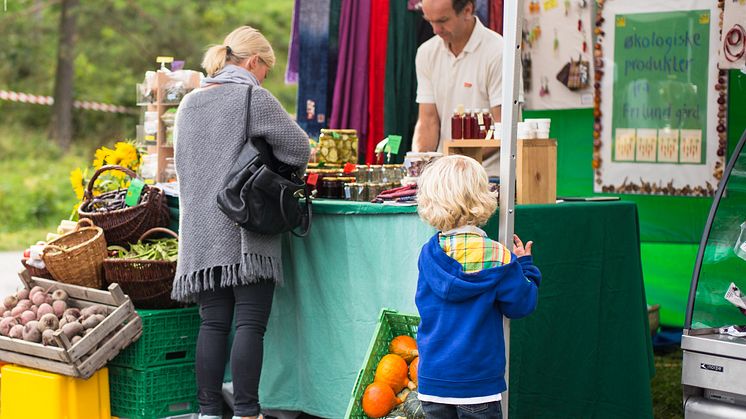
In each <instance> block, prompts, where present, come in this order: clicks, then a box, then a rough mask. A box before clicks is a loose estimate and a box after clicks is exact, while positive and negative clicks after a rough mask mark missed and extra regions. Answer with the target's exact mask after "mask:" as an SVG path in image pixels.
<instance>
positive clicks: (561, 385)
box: [260, 201, 654, 418]
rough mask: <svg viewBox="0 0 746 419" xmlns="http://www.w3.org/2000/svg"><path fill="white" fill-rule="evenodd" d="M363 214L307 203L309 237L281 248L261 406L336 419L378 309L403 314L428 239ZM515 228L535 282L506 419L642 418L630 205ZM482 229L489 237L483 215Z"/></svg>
mask: <svg viewBox="0 0 746 419" xmlns="http://www.w3.org/2000/svg"><path fill="white" fill-rule="evenodd" d="M355 208H358V210H359V211H358V210H355ZM375 208H376V207H375V206H373V207H371V206H369V205H367V204H366V205H363V206H362V207H361V206H360V204H355V203H350V204H346V203H343V202H328V201H327V202H323V201H319V202H317V203H316V205H315V218H314V225H313V230H312V234H311V235H310V236H309V237H307V238H305V239H298V238H295V237H293V238H291V239H288V240H286V242H285V243H284V246H285V249H284V250H285V254H284V269H285V280H286V285H285V286H284V287H281V288H278V289H277V291H276V295H275V301H274V306H273V308H272V315H271V317H270V324H269V326H268V330H267V335H266V337H265V363H264V370H263V373H262V382H261V390H260V398H261V400H262V405H263V407H265V408H273V409H290V410H302V411H305V412H307V413H311V414H314V415H318V416H322V417H327V418H340V417H342V416H343V415H344V412H345V409H346V407H347V403H348V401H349V397H350V392H351V390H352V387H353V385H354V381H355V378H356V377H357V373H358V370H359V369H360V367H361V365H362V362H363V359H364V356H365V352H366V350H367V348H368V344H369V342H370V338H371V336H372V334H373V330H374V328H375V326H376V321H377V319H378V314H379V312H380V309H381V308H382V307H389V308H393V309H397V310H400V311H402V312H409V313H416V308H415V305H414V291H415V287H416V282H417V257H418V254H419V250H420V247H421V246H422V244H424V243H425V241H426V240H427V239H428V238H429V237H430V235H431V234H433V233H434V230H433V229H432V228H430V227H429V226H427V225H425V224H424V223H423V222H421V221H420V220H419V218H418V217H417V215H416V214H414V213H398V214H374V213H370V212H368V211H369V210H371V209H375ZM379 208H381V209H384V207H379ZM412 210H413V209H409V211H412ZM341 214H345V215H341ZM515 224H516V232H517V233H518V234H519V235H521V237H522V238H523V239H530V240H534V241H535V243H536V244H535V246H534V255H535V261H536V264H537V266H539V268H540V269H541V270H542V273H543V276H544V280H543V283H542V287H541V289H540V292H539V304H538V308H537V310H536V312H535V313H533V314H532V315H531V316H529V317H528V318H526V319H522V320H518V321H514V322H513V323H512V330H511V363H510V366H511V375H510V389H511V392H510V397H511V399H510V400H511V412H510V414H511V417H513V418H540V417H547V418H580V417H603V418H615V417H618V418H632V417H634V418H645V417H652V402H651V395H650V378H651V377H652V375H653V373H654V369H653V363H652V348H651V344H650V335H649V332H648V324H647V314H646V313H647V311H646V304H645V294H644V289H643V282H642V273H641V267H640V253H639V234H638V223H637V210H636V206H635V205H634V204H631V203H625V202H613V203H565V204H557V205H540V206H538V205H537V206H519V207H518V208H517V210H516V222H515ZM487 231H488V233H489V234H490V236H492V237H497V219H496V217H495V218H494V219H493V221H492V222H491V223H490V224H488V226H487Z"/></svg>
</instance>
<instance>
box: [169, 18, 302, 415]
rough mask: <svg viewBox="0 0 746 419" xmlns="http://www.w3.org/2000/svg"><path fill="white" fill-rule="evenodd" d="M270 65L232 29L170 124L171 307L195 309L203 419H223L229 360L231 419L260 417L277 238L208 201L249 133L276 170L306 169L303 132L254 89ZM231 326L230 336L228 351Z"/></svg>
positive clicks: (277, 271) (243, 33)
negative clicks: (176, 197)
mask: <svg viewBox="0 0 746 419" xmlns="http://www.w3.org/2000/svg"><path fill="white" fill-rule="evenodd" d="M274 65H275V55H274V51H273V50H272V47H271V46H270V44H269V42H267V40H266V39H265V37H264V36H263V35H262V34H261V33H260V32H259V31H258V30H256V29H254V28H251V27H248V26H242V27H240V28H238V29H236V30H234V31H233V32H231V33H230V34H229V35H228V36H227V37H226V38H225V40H224V41H223V43H222V44H221V45H215V46H212V47H210V48H209V49H208V50H207V52H206V53H205V57H204V61H203V62H202V66H203V67H204V69H205V70H206V71H207V77H206V78H205V79H204V81H203V83H202V86H201V87H200V89H197V90H195V91H194V92H192V93H190V94H188V95H187V96H186V97H185V98H184V100H183V101H182V103H181V105H180V106H179V110H178V113H177V116H176V127H177V129H176V150H175V163H176V172H177V175H178V179H179V193H180V219H179V233H180V240H179V263H178V267H177V272H176V278H175V280H174V287H173V292H172V298H174V299H175V300H178V301H187V302H191V301H196V302H198V303H199V306H200V316H201V318H202V322H201V325H200V330H199V337H198V339H197V359H196V369H197V386H198V395H197V396H198V400H199V405H200V417H202V418H222V414H223V412H222V408H223V396H222V392H221V389H222V384H223V373H224V369H225V365H226V360H227V356H228V353H230V360H231V370H232V375H233V389H234V398H235V402H234V414H235V415H236V416H234V418H236V417H242V418H257V417H259V418H261V417H262V414H261V412H260V405H259V396H258V392H259V377H260V375H261V370H262V356H263V341H264V332H265V330H266V326H267V321H268V319H269V313H270V310H271V308H272V296H273V294H274V288H275V283H277V282H281V281H282V269H281V266H282V260H281V256H282V255H281V250H280V236H279V235H277V236H265V235H260V234H255V233H252V232H249V231H247V230H244V229H242V228H241V227H239V226H237V225H236V224H235V223H233V222H232V221H231V220H230V219H228V218H227V217H226V216H225V215H224V214H223V213H222V212H221V211H220V210H219V209H218V206H217V203H216V202H217V201H216V199H217V195H218V191H219V190H220V189H221V187H222V185H223V180H224V178H225V176H226V174H227V172H228V169H229V168H230V167H231V164H232V163H233V161H234V160H235V159H236V157H237V156H238V155H239V152H240V150H241V148H242V146H243V144H244V141H245V135H244V134H245V132H246V129H247V128H248V133H249V135H250V136H251V137H264V138H265V139H266V141H267V143H268V144H269V145H270V146H271V148H272V151H273V153H274V155H275V156H276V157H277V158H278V159H279V160H280V161H282V162H284V163H286V164H289V165H291V166H295V167H298V168H300V169H301V170H305V165H306V164H307V163H308V156H309V151H310V150H309V145H308V144H309V143H308V137H307V136H306V133H305V132H303V130H302V129H301V128H300V127H299V126H298V125H297V124H296V123H295V122H294V121H293V120H292V119H291V118H290V116H289V115H288V114H287V113H286V112H285V110H284V109H283V108H282V106H281V105H280V103H279V102H278V101H277V99H275V98H274V96H272V94H271V93H270V92H268V91H267V90H265V89H263V88H261V87H260V85H261V83H262V82H263V81H264V79H265V77H267V73H268V72H269V70H270V69H271V68H272V67H273V66H274ZM249 89H252V93H251V103H250V104H247V102H248V100H247V93H248V90H249ZM247 112H250V113H251V118H250V120H251V123H250V126H249V127H246V113H247ZM234 312H235V319H234ZM233 320H235V325H236V334H235V338H234V341H233V346H232V348H230V351H228V347H227V342H228V333H229V330H230V327H231V322H232V321H233Z"/></svg>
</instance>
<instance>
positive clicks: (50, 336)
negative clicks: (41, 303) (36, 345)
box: [41, 329, 57, 346]
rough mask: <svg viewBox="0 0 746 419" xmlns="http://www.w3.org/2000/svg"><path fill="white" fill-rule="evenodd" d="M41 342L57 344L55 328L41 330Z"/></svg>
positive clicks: (48, 344) (50, 344) (46, 344)
mask: <svg viewBox="0 0 746 419" xmlns="http://www.w3.org/2000/svg"><path fill="white" fill-rule="evenodd" d="M41 343H42V344H43V345H45V346H57V342H56V341H55V340H54V330H52V329H46V330H44V331H43V332H41Z"/></svg>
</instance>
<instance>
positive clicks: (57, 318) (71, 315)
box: [0, 286, 109, 346]
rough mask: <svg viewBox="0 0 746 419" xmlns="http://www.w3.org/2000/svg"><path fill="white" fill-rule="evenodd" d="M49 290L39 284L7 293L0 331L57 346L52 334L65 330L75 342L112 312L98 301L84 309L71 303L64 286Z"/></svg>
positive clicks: (0, 333)
mask: <svg viewBox="0 0 746 419" xmlns="http://www.w3.org/2000/svg"><path fill="white" fill-rule="evenodd" d="M53 287H54V286H53ZM49 291H50V290H45V289H44V288H42V287H39V286H36V287H33V288H31V290H28V289H25V288H24V289H22V290H20V291H18V292H17V293H15V294H13V295H9V296H7V297H5V298H4V299H3V301H2V305H0V309H1V310H2V311H3V317H2V320H0V335H3V336H8V337H10V338H13V339H23V340H25V341H27V342H34V343H41V344H43V345H45V346H46V345H49V346H57V344H56V342H55V340H54V336H53V335H54V333H55V332H56V331H58V330H62V333H63V334H64V335H65V336H67V338H68V339H70V341H71V342H72V344H73V345H74V344H75V343H76V342H77V341H79V340H80V339H82V338H83V336H85V335H86V334H87V333H89V332H90V331H91V330H93V329H94V328H95V327H96V326H98V324H99V323H101V322H102V321H103V320H104V319H105V318H106V316H107V315H108V313H109V311H108V309H107V308H106V307H105V306H103V305H99V304H94V305H91V306H88V307H85V308H83V309H80V308H78V307H68V295H67V292H65V291H64V290H61V289H57V290H55V291H53V292H52V293H49Z"/></svg>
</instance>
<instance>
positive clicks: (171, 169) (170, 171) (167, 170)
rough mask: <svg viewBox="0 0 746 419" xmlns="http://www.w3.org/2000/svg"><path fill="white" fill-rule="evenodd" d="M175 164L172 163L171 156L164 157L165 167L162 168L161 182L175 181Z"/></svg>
mask: <svg viewBox="0 0 746 419" xmlns="http://www.w3.org/2000/svg"><path fill="white" fill-rule="evenodd" d="M177 180H178V179H177V178H176V166H175V165H174V158H173V157H166V167H164V168H163V182H164V183H170V182H176V181H177Z"/></svg>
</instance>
